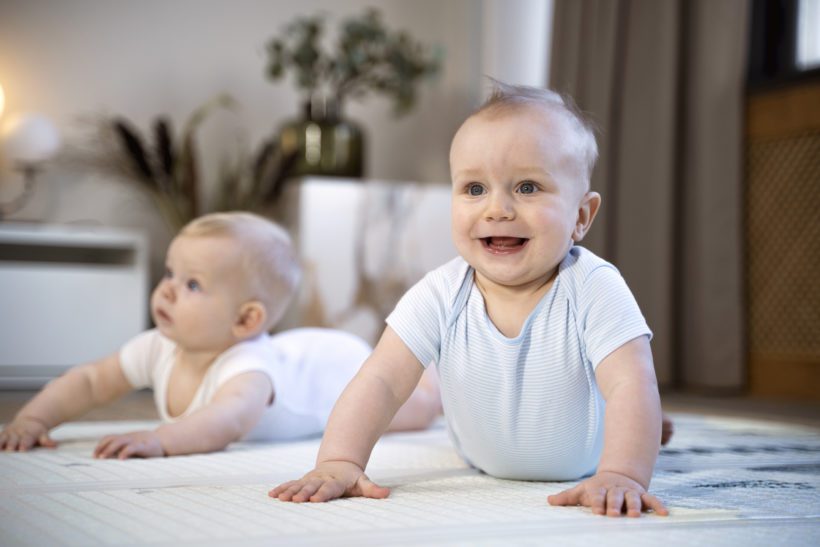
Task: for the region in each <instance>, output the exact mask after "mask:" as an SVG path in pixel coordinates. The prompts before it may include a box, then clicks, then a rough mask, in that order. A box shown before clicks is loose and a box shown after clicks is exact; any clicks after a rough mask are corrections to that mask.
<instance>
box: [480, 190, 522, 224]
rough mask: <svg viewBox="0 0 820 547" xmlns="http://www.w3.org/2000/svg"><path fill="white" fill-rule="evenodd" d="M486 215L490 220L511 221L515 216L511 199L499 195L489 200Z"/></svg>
mask: <svg viewBox="0 0 820 547" xmlns="http://www.w3.org/2000/svg"><path fill="white" fill-rule="evenodd" d="M485 214H486V217H487V219H488V220H509V219H512V218H513V217H514V216H515V209H514V207H513V204H512V200H511V199H510V198H509V197H507V196H505V195H503V194H500V193H497V194H495V195H493V196H491V197H490V199H489V200H487V209H486V211H485Z"/></svg>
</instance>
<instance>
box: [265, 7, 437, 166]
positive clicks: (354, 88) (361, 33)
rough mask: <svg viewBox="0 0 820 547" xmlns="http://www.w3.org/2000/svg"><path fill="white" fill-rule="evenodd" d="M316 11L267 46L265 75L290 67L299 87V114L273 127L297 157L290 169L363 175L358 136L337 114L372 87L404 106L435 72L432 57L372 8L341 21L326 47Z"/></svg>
mask: <svg viewBox="0 0 820 547" xmlns="http://www.w3.org/2000/svg"><path fill="white" fill-rule="evenodd" d="M324 28H325V19H324V17H322V16H313V17H305V18H299V19H297V20H295V21H293V22H292V23H290V24H289V25H287V26H286V27H285V29H284V31H283V33H282V35H281V36H280V37H276V38H274V39H272V40H271V41H270V43H269V44H268V48H267V52H268V64H267V76H268V77H269V78H270V79H271V80H274V81H277V80H280V79H282V78H284V77H285V76H286V75H287V74H288V73H291V74H292V75H293V78H294V82H295V84H296V86H297V88H299V90H300V91H301V92H302V112H301V117H300V118H298V119H296V120H293V121H290V122H287V123H285V124H284V125H283V126H282V127H281V128H280V130H279V132H278V142H279V146H280V147H281V150H282V151H283V153H293V154H295V155H296V158H297V159H296V160H295V164H294V167H293V171H292V173H293V174H295V175H306V174H318V175H333V176H347V177H361V176H362V175H363V172H364V152H365V150H364V148H365V142H364V134H363V132H362V130H361V128H360V127H359V126H358V125H357V124H355V123H353V122H351V121H349V120H346V119H345V118H344V116H343V114H342V112H343V106H344V102H345V101H346V100H347V99H348V98H360V97H363V96H364V95H367V94H368V93H377V94H382V95H386V96H388V97H390V98H391V99H392V100H393V107H394V113H395V114H396V115H402V114H405V113H407V112H409V111H410V110H411V109H412V108H413V106H414V104H415V101H416V86H417V84H418V83H419V81H420V80H421V79H423V78H425V77H429V76H431V75H433V74H435V73H437V71H438V69H439V64H440V63H439V60H438V55H436V54H435V52H429V51H427V49H426V48H424V47H423V46H422V45H421V44H419V43H417V42H416V41H415V40H413V39H412V38H411V37H410V36H409V35H407V34H406V33H405V32H401V31H397V32H394V31H390V30H388V29H387V28H386V27H385V26H384V23H383V22H382V19H381V14H380V13H379V11H378V10H376V9H369V10H367V11H365V13H364V14H362V15H361V16H359V17H354V18H351V19H348V20H346V21H344V22H343V23H342V24H341V26H340V28H339V32H338V38H337V42H336V45H335V47H334V48H333V49H332V50H327V49H325V47H324V45H323V43H322V42H323V36H324Z"/></svg>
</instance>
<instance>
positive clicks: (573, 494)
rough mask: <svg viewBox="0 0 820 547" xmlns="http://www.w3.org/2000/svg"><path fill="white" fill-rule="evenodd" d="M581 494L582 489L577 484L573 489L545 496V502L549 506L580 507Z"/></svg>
mask: <svg viewBox="0 0 820 547" xmlns="http://www.w3.org/2000/svg"><path fill="white" fill-rule="evenodd" d="M583 492H584V489H583V487H582V486H581V485H580V484H579V485H578V486H576V487H574V488H569V489H567V490H564V491H563V492H559V493H558V494H553V495H552V496H547V501H548V502H549V504H550V505H580V504H581V495H582V494H583Z"/></svg>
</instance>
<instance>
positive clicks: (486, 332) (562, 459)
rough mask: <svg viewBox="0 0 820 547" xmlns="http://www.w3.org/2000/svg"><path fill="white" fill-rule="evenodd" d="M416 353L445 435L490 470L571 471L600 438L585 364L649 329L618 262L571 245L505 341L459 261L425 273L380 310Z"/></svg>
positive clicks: (588, 461) (594, 389)
mask: <svg viewBox="0 0 820 547" xmlns="http://www.w3.org/2000/svg"><path fill="white" fill-rule="evenodd" d="M387 323H388V324H389V325H390V327H392V328H393V330H394V331H395V332H396V333H397V334H398V335H399V337H400V338H401V339H402V340H403V341H404V343H405V344H406V345H407V347H408V348H409V349H410V351H412V352H413V354H414V355H415V356H416V358H418V360H419V362H421V363H422V364H423V365H425V366H426V365H427V364H429V363H431V362H435V363H436V364H437V365H438V374H439V377H440V379H441V395H442V404H443V407H444V414H445V417H446V420H447V426H448V429H449V432H450V436H451V438H452V440H453V442H454V443H455V445H456V447H457V448H458V450H459V452H460V453H461V454H462V456H463V457H464V458H465V459H466V460H467V461H468V462H470V463H471V464H472V465H474V466H475V467H477V468H478V469H480V470H482V471H484V472H485V473H488V474H490V475H493V476H496V477H500V478H508V479H519V480H544V481H559V480H573V479H578V478H580V477H582V476H585V475H588V474H591V473H593V472H594V471H595V468H596V467H597V465H598V460H599V458H600V455H601V448H602V445H603V410H604V402H603V398H602V397H601V393H600V391H599V390H598V386H597V384H596V382H595V367H596V366H597V365H598V363H600V362H601V361H602V360H603V359H604V358H605V357H606V356H607V355H609V354H610V353H612V351H614V350H616V349H617V348H619V347H620V346H622V345H623V344H625V343H626V342H628V341H630V340H632V339H634V338H637V337H639V336H643V335H647V336H649V337H651V336H652V333H651V331H650V330H649V327H648V326H647V324H646V321H645V320H644V318H643V315H642V314H641V312H640V309H639V308H638V305H637V303H636V302H635V298H634V297H633V296H632V293H631V292H630V290H629V288H628V287H627V286H626V283H625V282H624V279H623V278H622V277H621V275H620V273H618V270H617V269H616V268H615V267H614V266H612V265H611V264H609V263H608V262H606V261H605V260H603V259H601V258H599V257H597V256H596V255H594V254H593V253H592V252H590V251H588V250H586V249H584V248H582V247H578V246H575V247H573V248H572V249H571V250H570V252H569V253H568V254H567V256H566V258H564V260H563V261H562V262H561V264H560V266H559V270H558V275H557V277H556V278H555V281H554V283H553V285H552V287H551V288H550V289H549V291H548V292H547V294H545V295H544V296H543V298H542V299H541V301H540V302H539V303H538V305H537V306H536V307H535V309H534V310H533V311H532V313H531V314H530V316H529V317H528V318H527V320H526V321H525V322H524V325H523V327H522V328H521V332H520V333H519V335H518V336H517V337H515V338H507V337H506V336H504V335H503V334H501V332H499V331H498V329H497V328H496V327H495V325H493V323H492V321H491V320H490V318H489V316H488V315H487V313H486V311H485V307H484V298H483V296H482V294H481V292H480V291H479V289H478V287H477V286H476V284H475V283H474V281H473V269H472V268H471V267H470V266H469V265H468V264H467V263H466V262H465V261H464V259H462V258H460V257H459V258H455V259H453V260H452V261H450V262H448V263H447V264H445V265H443V266H441V267H439V268H437V269H436V270H433V271H432V272H430V273H428V274H427V275H426V276H425V277H424V279H422V280H421V281H420V282H419V283H417V284H416V285H415V286H414V287H413V288H411V289H410V290H409V291H408V292H407V293H406V294H405V295H404V296H403V297H402V299H401V301H400V302H399V303H398V305H397V306H396V309H395V310H394V311H393V313H391V314H390V316H389V317H388V318H387Z"/></svg>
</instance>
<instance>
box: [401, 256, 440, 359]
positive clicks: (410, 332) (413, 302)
mask: <svg viewBox="0 0 820 547" xmlns="http://www.w3.org/2000/svg"><path fill="white" fill-rule="evenodd" d="M446 292H447V291H446V282H445V279H444V276H442V275H441V273H440V271H439V270H434V271H432V272H430V273H429V274H427V275H426V276H425V277H424V278H423V279H422V280H421V281H419V282H418V283H416V284H415V285H414V286H413V287H411V288H410V290H409V291H407V292H406V293H405V294H404V296H403V297H402V298H401V300H399V303H398V304H396V308H395V309H394V310H393V312H392V313H391V314H390V315H389V316H388V317H387V324H388V325H390V327H391V328H392V329H393V330H394V331H395V332H396V334H398V336H399V338H401V340H402V341H403V342H404V343H405V345H406V346H407V347H408V348H409V349H410V351H411V352H412V353H413V355H415V356H416V359H418V360H419V363H421V365H422V366H423V367H425V368H427V365H429V364H430V363H432V362H435V361H438V358H439V354H440V353H441V336H442V328H443V326H444V324H445V321H446V308H447V301H448V300H449V299H448V298H447V295H446Z"/></svg>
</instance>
